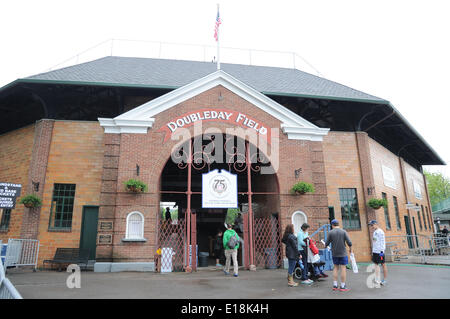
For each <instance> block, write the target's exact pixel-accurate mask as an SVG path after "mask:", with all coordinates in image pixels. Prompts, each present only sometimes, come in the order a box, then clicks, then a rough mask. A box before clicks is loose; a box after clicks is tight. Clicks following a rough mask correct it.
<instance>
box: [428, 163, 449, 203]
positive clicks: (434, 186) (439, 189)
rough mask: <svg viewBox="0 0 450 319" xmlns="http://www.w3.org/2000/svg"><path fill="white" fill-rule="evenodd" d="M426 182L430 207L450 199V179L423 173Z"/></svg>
mask: <svg viewBox="0 0 450 319" xmlns="http://www.w3.org/2000/svg"><path fill="white" fill-rule="evenodd" d="M424 174H425V178H426V180H427V186H428V193H429V195H430V201H431V205H435V204H437V203H439V202H440V201H443V200H444V199H447V198H449V197H450V178H448V177H446V176H444V175H443V174H442V173H431V172H427V171H425V172H424Z"/></svg>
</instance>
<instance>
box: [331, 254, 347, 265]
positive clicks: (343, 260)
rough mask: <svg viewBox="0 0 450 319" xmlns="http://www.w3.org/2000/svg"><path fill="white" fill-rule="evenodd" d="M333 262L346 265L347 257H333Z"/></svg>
mask: <svg viewBox="0 0 450 319" xmlns="http://www.w3.org/2000/svg"><path fill="white" fill-rule="evenodd" d="M333 264H335V265H347V264H348V257H347V256H345V257H333Z"/></svg>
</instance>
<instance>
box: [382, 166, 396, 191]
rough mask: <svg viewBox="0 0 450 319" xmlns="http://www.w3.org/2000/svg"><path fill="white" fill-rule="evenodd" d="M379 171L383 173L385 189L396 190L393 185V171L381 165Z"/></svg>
mask: <svg viewBox="0 0 450 319" xmlns="http://www.w3.org/2000/svg"><path fill="white" fill-rule="evenodd" d="M381 169H382V171H383V180H384V185H386V186H387V187H390V188H393V189H397V184H396V183H395V175H394V171H393V170H392V169H391V168H389V167H387V166H384V165H381Z"/></svg>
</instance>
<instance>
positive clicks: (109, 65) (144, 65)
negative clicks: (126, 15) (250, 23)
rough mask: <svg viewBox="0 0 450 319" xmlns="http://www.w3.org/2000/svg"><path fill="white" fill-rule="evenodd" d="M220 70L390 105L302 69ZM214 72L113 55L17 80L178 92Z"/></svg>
mask: <svg viewBox="0 0 450 319" xmlns="http://www.w3.org/2000/svg"><path fill="white" fill-rule="evenodd" d="M221 69H222V70H224V71H225V72H227V73H228V74H230V75H232V76H233V77H235V78H237V79H239V80H240V81H242V82H244V83H246V84H247V85H249V86H251V87H253V88H254V89H255V90H257V91H259V92H261V93H264V94H269V95H270V94H272V95H294V96H295V95H297V96H301V97H316V98H326V99H334V100H348V101H357V102H368V103H370V102H371V103H387V101H386V100H383V99H381V98H378V97H375V96H373V95H369V94H366V93H363V92H361V91H357V90H355V89H352V88H349V87H347V86H345V85H342V84H339V83H336V82H333V81H330V80H327V79H324V78H321V77H318V76H315V75H312V74H309V73H306V72H303V71H300V70H297V69H288V68H278V67H266V66H254V65H242V64H228V63H221ZM215 70H216V64H215V63H212V62H197V61H182V60H165V59H150V58H130V57H114V56H109V57H104V58H101V59H98V60H94V61H91V62H87V63H82V64H77V65H74V66H70V67H66V68H62V69H59V70H54V71H50V72H47V73H41V74H37V75H33V76H30V77H27V78H25V79H19V80H18V81H19V82H41V83H64V84H83V85H89V84H90V85H107V86H125V87H149V88H150V87H152V88H168V89H176V88H179V87H182V86H184V85H186V84H189V83H191V82H193V81H195V80H198V79H200V78H202V77H204V76H206V75H208V74H211V73H213V72H214V71H215Z"/></svg>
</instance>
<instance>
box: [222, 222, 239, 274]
mask: <svg viewBox="0 0 450 319" xmlns="http://www.w3.org/2000/svg"><path fill="white" fill-rule="evenodd" d="M230 240H232V241H233V242H235V243H236V244H235V245H232V246H234V248H232V247H230V245H228V244H229V242H230ZM223 247H224V249H225V258H226V260H225V269H224V270H223V272H224V273H225V275H229V274H230V263H231V259H233V270H234V274H233V276H234V277H237V276H238V262H237V251H238V249H239V236H238V234H237V233H236V231H235V230H233V225H231V224H227V230H226V231H225V233H224V234H223Z"/></svg>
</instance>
